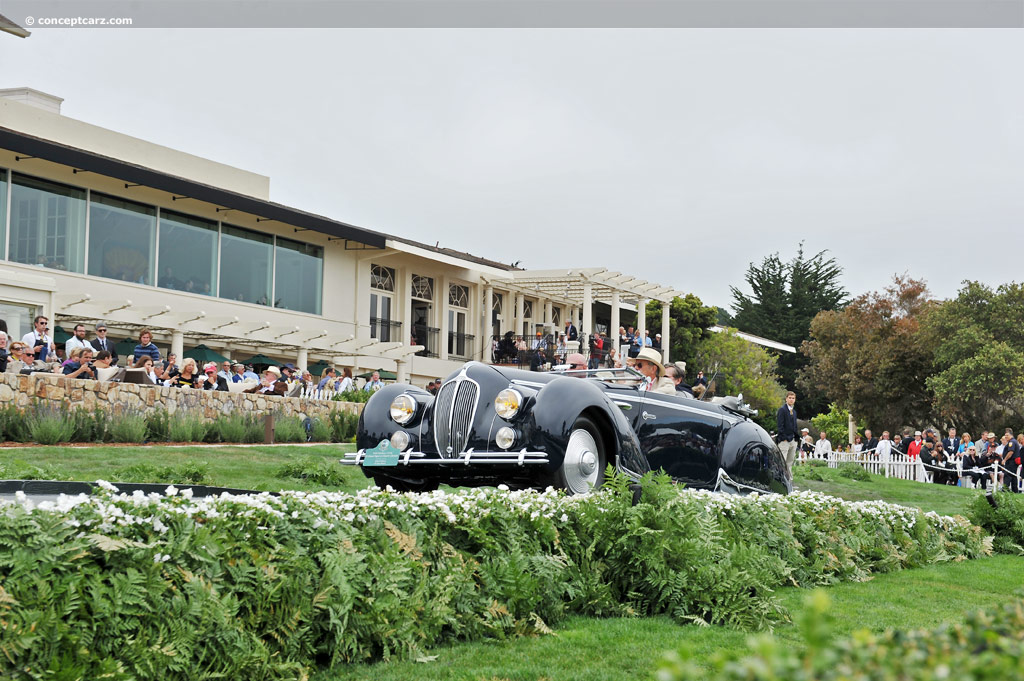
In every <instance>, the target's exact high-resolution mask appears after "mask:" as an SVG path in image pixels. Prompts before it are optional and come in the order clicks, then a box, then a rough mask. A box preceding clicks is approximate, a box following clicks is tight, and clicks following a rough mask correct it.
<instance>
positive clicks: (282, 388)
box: [243, 365, 288, 395]
mask: <svg viewBox="0 0 1024 681" xmlns="http://www.w3.org/2000/svg"><path fill="white" fill-rule="evenodd" d="M287 390H288V384H287V383H285V382H284V381H282V380H281V370H280V369H278V368H277V367H276V366H274V365H270V366H268V367H267V368H266V370H264V372H263V378H262V379H261V380H260V382H259V384H257V385H254V386H253V387H251V388H249V389H248V390H244V391H243V392H247V393H259V394H265V395H284V394H285V392H286V391H287Z"/></svg>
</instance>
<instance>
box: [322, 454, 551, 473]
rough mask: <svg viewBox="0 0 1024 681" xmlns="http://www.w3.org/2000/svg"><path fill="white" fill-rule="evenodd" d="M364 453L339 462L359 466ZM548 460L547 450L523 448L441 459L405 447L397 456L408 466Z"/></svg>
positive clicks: (515, 464)
mask: <svg viewBox="0 0 1024 681" xmlns="http://www.w3.org/2000/svg"><path fill="white" fill-rule="evenodd" d="M365 453H366V450H365V449H360V450H359V451H358V452H349V453H348V454H346V455H345V458H343V459H340V463H341V464H342V465H345V466H361V465H362V461H363V456H364V455H365ZM548 462H549V459H548V455H547V452H528V451H526V450H525V449H523V450H520V451H518V452H474V451H473V450H472V449H469V450H467V451H465V452H463V453H462V454H459V455H458V456H453V457H452V458H450V459H442V458H440V457H438V456H436V455H433V456H429V455H427V454H425V453H424V452H414V451H413V450H412V449H407V450H406V451H404V452H402V453H401V454H400V455H399V457H398V465H399V466H409V465H412V464H435V465H437V464H448V465H453V464H464V465H466V466H468V465H469V464H471V463H472V464H504V465H512V466H525V465H527V464H546V463H548ZM374 468H377V466H374ZM381 468H389V466H381Z"/></svg>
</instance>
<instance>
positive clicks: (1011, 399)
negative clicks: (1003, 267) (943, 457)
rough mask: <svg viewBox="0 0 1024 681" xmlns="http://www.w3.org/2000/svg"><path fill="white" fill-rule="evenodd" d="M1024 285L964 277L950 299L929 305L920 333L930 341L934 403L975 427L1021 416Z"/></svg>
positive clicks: (948, 415) (1013, 422)
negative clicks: (991, 285)
mask: <svg viewBox="0 0 1024 681" xmlns="http://www.w3.org/2000/svg"><path fill="white" fill-rule="evenodd" d="M1022 328H1024V287H1022V286H1021V285H1020V284H1016V283H1013V284H1006V285H1003V286H1000V287H999V288H998V289H996V290H992V289H991V288H989V287H988V286H986V285H984V284H981V283H979V282H966V283H965V284H964V287H963V288H962V289H961V290H960V292H959V294H958V295H957V297H956V298H954V299H953V300H947V301H943V302H941V303H938V304H936V305H934V306H932V307H931V308H929V310H928V312H927V314H925V315H924V317H923V319H922V333H924V334H925V335H926V336H927V337H928V338H929V339H931V340H932V343H933V346H934V368H933V374H932V375H931V376H929V377H928V378H927V380H926V385H927V387H928V390H930V391H931V393H932V395H933V396H934V399H935V407H936V409H937V410H938V412H939V413H940V414H941V415H942V416H943V417H945V418H947V419H949V420H950V421H951V423H952V424H953V425H956V426H958V427H960V428H961V429H969V430H970V431H971V432H976V431H977V430H980V429H982V428H987V429H994V428H997V427H999V428H1001V427H1003V426H1005V425H1018V424H1019V423H1020V421H1021V419H1022V418H1024V334H1022V333H1021V329H1022Z"/></svg>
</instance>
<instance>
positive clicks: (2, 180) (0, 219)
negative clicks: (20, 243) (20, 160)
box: [0, 168, 7, 258]
mask: <svg viewBox="0 0 1024 681" xmlns="http://www.w3.org/2000/svg"><path fill="white" fill-rule="evenodd" d="M6 247H7V171H6V170H4V169H3V168H0V258H6V257H7V253H6V251H5V250H4V249H5V248H6Z"/></svg>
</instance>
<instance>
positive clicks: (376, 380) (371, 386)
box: [363, 371, 384, 393]
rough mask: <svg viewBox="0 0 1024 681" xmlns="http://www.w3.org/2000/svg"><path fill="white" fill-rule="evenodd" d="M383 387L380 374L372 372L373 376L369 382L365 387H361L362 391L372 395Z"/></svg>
mask: <svg viewBox="0 0 1024 681" xmlns="http://www.w3.org/2000/svg"><path fill="white" fill-rule="evenodd" d="M383 387H384V384H383V383H382V382H381V380H380V372H379V371H374V372H373V375H372V376H371V377H370V380H369V381H367V382H366V385H364V386H363V390H365V391H366V392H368V393H372V392H374V391H376V390H380V389H381V388H383Z"/></svg>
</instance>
